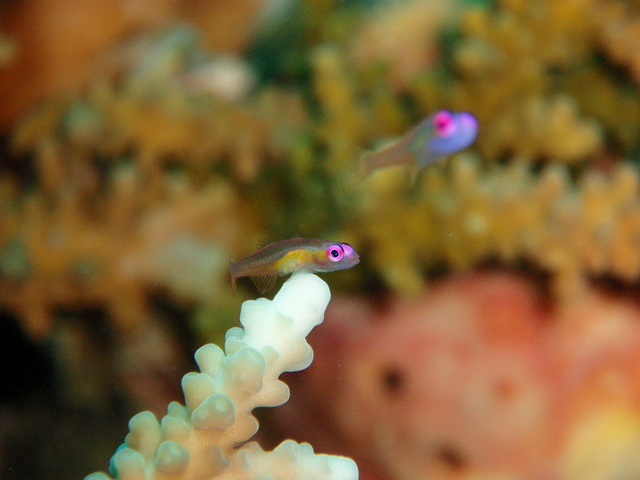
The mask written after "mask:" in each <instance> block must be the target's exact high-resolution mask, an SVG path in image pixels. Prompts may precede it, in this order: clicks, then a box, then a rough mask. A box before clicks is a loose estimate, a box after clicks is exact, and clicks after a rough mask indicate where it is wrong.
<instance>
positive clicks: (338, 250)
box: [327, 245, 344, 262]
mask: <svg viewBox="0 0 640 480" xmlns="http://www.w3.org/2000/svg"><path fill="white" fill-rule="evenodd" d="M327 257H328V258H329V260H331V261H332V262H339V261H340V260H342V257H344V250H343V249H342V247H341V246H340V245H331V246H330V247H329V248H328V249H327Z"/></svg>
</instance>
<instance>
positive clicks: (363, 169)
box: [357, 110, 478, 181]
mask: <svg viewBox="0 0 640 480" xmlns="http://www.w3.org/2000/svg"><path fill="white" fill-rule="evenodd" d="M477 133H478V120H477V119H476V117H474V116H473V115H472V114H471V113H469V112H450V111H449V110H440V111H438V112H436V113H435V114H434V115H431V116H430V117H427V118H425V119H424V120H422V121H421V122H420V123H419V124H418V125H416V126H415V127H413V128H412V129H411V130H410V131H409V132H408V133H406V134H405V135H403V136H402V137H400V138H399V139H397V140H395V141H394V142H392V143H391V144H389V145H387V146H385V147H383V148H381V149H380V150H376V151H373V152H367V153H365V154H364V155H362V156H361V157H360V160H359V166H358V179H357V180H358V181H361V180H364V179H365V178H366V177H368V176H369V175H370V174H371V173H372V172H373V171H374V170H377V169H379V168H384V167H389V166H391V165H412V166H413V167H414V170H413V175H414V176H415V174H417V172H418V171H419V170H421V169H423V168H425V167H426V166H427V165H429V164H431V163H433V162H435V161H436V160H438V159H440V158H442V157H443V156H445V155H450V154H452V153H455V152H458V151H460V150H462V149H464V148H467V147H468V146H469V145H471V144H472V143H473V141H474V140H475V138H476V135H477Z"/></svg>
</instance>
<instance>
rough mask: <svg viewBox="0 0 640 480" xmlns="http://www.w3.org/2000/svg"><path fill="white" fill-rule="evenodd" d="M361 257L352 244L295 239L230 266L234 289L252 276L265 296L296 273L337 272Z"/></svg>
mask: <svg viewBox="0 0 640 480" xmlns="http://www.w3.org/2000/svg"><path fill="white" fill-rule="evenodd" d="M358 262H360V256H359V255H358V254H357V253H356V251H355V250H354V249H353V248H352V247H351V245H349V244H348V243H335V242H328V241H326V240H318V239H315V238H300V237H296V238H291V239H289V240H282V241H280V242H274V243H270V244H268V245H266V246H264V247H262V248H261V249H259V250H258V251H257V252H256V253H254V254H253V255H250V256H248V257H246V258H243V259H242V260H239V261H237V262H234V263H232V264H231V266H230V267H229V271H230V272H231V286H232V287H233V289H234V290H235V289H236V279H237V278H240V277H251V280H253V283H254V284H255V286H256V288H257V289H258V291H259V292H260V293H265V292H266V291H267V290H269V289H270V288H271V287H273V286H274V285H275V283H276V278H277V277H278V276H280V277H283V276H285V275H289V274H290V273H293V272H296V271H306V272H333V271H335V270H344V269H345V268H351V267H353V266H354V265H357V264H358Z"/></svg>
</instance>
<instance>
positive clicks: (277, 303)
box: [85, 273, 358, 480]
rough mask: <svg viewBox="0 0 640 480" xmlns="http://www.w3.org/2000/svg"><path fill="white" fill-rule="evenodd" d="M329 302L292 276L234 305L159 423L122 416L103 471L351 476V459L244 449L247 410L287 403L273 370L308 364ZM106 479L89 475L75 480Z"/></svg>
mask: <svg viewBox="0 0 640 480" xmlns="http://www.w3.org/2000/svg"><path fill="white" fill-rule="evenodd" d="M330 298H331V292H330V291H329V287H328V286H327V284H326V283H324V282H323V281H322V280H321V279H320V278H318V277H316V276H315V275H312V274H308V273H301V274H299V275H294V276H292V277H291V278H290V279H289V280H287V281H286V282H285V283H284V285H283V286H282V288H281V289H280V291H279V292H278V293H277V294H276V296H275V298H274V299H273V301H271V300H267V299H266V298H260V299H258V300H250V301H247V302H244V303H243V304H242V309H241V311H240V324H241V325H242V328H239V327H235V328H232V329H231V330H229V331H228V332H227V335H226V339H225V345H224V351H223V350H222V349H221V348H220V347H218V346H217V345H214V344H209V345H205V346H203V347H201V348H200V349H198V351H197V352H196V355H195V357H196V362H197V363H198V367H199V368H200V373H196V372H192V373H188V374H186V375H185V376H184V377H183V379H182V390H183V391H184V398H185V404H184V405H180V404H179V403H178V402H172V403H171V404H169V408H168V409H167V415H166V416H165V417H164V418H163V419H162V421H160V422H158V420H156V418H155V416H154V415H153V414H152V413H151V412H143V413H139V414H138V415H136V416H134V417H133V418H132V419H131V421H130V422H129V430H130V432H129V434H128V435H127V437H126V438H125V442H124V444H123V445H122V446H121V447H120V448H119V449H118V451H116V453H115V455H114V456H113V458H112V460H111V468H110V469H109V471H110V473H111V474H112V475H113V476H114V477H115V478H117V479H121V480H171V479H176V480H177V479H181V480H205V479H206V480H250V479H255V480H257V479H265V480H266V479H272V480H275V479H278V480H357V478H358V467H357V466H356V464H355V462H354V461H353V460H351V459H350V458H346V457H339V456H334V455H317V454H315V453H314V451H313V448H312V447H311V445H309V444H308V443H300V444H299V443H296V442H294V441H293V440H286V441H284V442H282V443H281V444H280V445H279V446H278V447H276V448H275V450H273V451H272V452H265V451H264V450H262V449H261V448H260V446H259V445H258V444H257V443H255V442H249V443H244V442H246V441H247V440H248V439H249V438H251V436H253V435H254V434H255V433H256V431H257V430H258V421H257V420H256V419H255V417H253V415H251V411H252V410H253V409H254V408H256V407H276V406H278V405H282V404H283V403H285V402H286V401H287V400H288V399H289V388H288V387H287V386H286V385H285V384H284V383H283V382H282V381H280V380H279V379H278V377H279V376H280V374H282V373H283V372H295V371H298V370H303V369H305V368H307V367H308V366H309V365H310V364H311V361H312V360H313V350H312V349H311V347H310V346H309V344H308V343H307V341H306V336H307V335H308V334H309V332H310V331H311V330H312V329H313V328H314V327H315V326H316V325H319V324H320V323H322V321H323V320H324V311H325V309H326V308H327V305H328V303H329V299H330ZM239 444H242V446H240V447H238V445H239ZM111 478H112V477H111V476H109V475H107V474H106V473H93V474H91V475H89V476H87V477H85V480H110V479H111Z"/></svg>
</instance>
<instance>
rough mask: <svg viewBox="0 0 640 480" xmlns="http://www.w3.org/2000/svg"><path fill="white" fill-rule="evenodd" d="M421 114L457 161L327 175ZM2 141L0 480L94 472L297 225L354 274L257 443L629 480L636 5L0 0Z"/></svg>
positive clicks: (637, 248)
mask: <svg viewBox="0 0 640 480" xmlns="http://www.w3.org/2000/svg"><path fill="white" fill-rule="evenodd" d="M439 109H450V110H453V111H468V112H471V113H473V114H474V115H475V116H476V118H477V119H478V121H479V131H478V136H477V139H476V141H475V143H474V144H473V145H472V146H471V147H470V148H468V149H466V150H464V151H462V152H460V153H458V154H455V155H452V156H449V157H446V158H444V159H443V160H441V161H439V162H437V163H435V164H433V165H431V166H429V167H428V168H427V169H425V170H423V171H422V172H420V173H419V174H418V176H417V177H416V178H415V179H414V180H412V178H411V174H410V172H409V171H408V170H407V169H406V168H401V167H392V168H387V169H381V170H379V171H376V172H375V173H374V174H373V175H371V176H370V177H369V178H367V179H366V180H364V181H362V182H360V183H359V184H358V185H356V186H355V187H354V186H353V185H351V184H350V182H349V179H350V178H351V176H352V174H353V172H354V170H355V169H356V168H357V162H358V159H359V158H360V156H361V155H362V153H363V152H365V151H367V150H372V149H375V148H378V147H379V146H381V145H383V144H384V142H386V141H388V140H389V139H392V138H395V137H398V136H400V135H402V134H403V133H405V132H407V131H408V130H410V129H411V127H412V126H413V125H415V124H417V123H418V122H419V121H420V120H421V119H422V118H423V117H425V116H428V115H431V114H433V113H434V112H436V111H437V110H439ZM0 130H1V132H0V135H1V137H0V343H1V348H0V359H1V360H0V478H2V479H27V478H49V479H63V478H81V477H83V476H85V475H87V474H88V473H90V472H92V471H95V470H105V469H106V468H107V465H108V461H109V458H110V457H111V455H112V454H113V452H114V451H115V449H116V448H117V447H118V445H119V444H120V443H121V442H122V439H123V438H124V435H125V434H126V432H127V422H128V420H129V418H131V416H132V415H133V414H135V413H137V412H139V411H141V410H150V411H152V412H154V413H155V414H156V415H157V416H161V415H163V414H164V413H165V411H166V406H167V404H168V403H169V402H170V401H172V400H179V401H182V393H181V391H180V378H181V377H182V375H183V374H185V373H186V372H188V371H190V370H193V369H194V368H195V366H194V363H193V360H192V359H193V352H194V351H195V350H196V349H197V348H198V347H199V346H200V345H202V344H204V343H207V342H216V343H218V344H221V343H222V342H223V339H224V332H225V331H226V330H227V329H228V328H230V327H232V326H234V325H236V322H237V318H238V312H239V308H240V305H241V303H242V301H243V300H246V299H250V298H257V297H258V296H259V294H258V292H257V291H256V290H255V288H254V286H253V285H252V284H251V283H250V282H249V281H248V280H247V279H241V280H239V282H238V284H239V290H238V292H236V293H235V295H234V293H233V291H232V289H231V284H230V277H229V259H231V258H233V259H240V258H242V257H245V256H247V255H250V254H251V253H253V252H254V251H255V250H256V248H257V245H258V244H259V243H260V242H262V241H264V240H265V239H268V240H281V239H285V238H290V237H293V236H296V235H300V236H302V237H313V238H323V239H328V240H333V241H339V242H347V243H349V244H351V245H352V246H353V247H354V248H355V249H356V250H357V251H358V253H359V254H360V259H361V260H360V264H359V265H358V266H356V267H355V268H352V269H349V270H344V271H340V272H335V273H331V274H325V275H321V276H322V277H323V279H324V280H326V281H327V283H328V284H329V286H330V287H331V291H332V292H333V300H332V302H331V303H330V305H329V308H328V311H327V315H326V322H325V324H323V325H322V326H320V327H318V328H317V329H316V331H314V332H313V333H312V335H311V336H310V337H309V343H310V344H311V345H312V346H313V348H314V350H315V352H316V354H315V362H314V364H313V365H312V366H311V367H310V368H309V369H308V370H307V371H305V372H303V373H300V374H293V375H290V374H286V375H285V377H286V379H287V382H288V383H289V384H290V386H291V390H292V399H291V401H290V402H289V403H287V404H286V405H285V406H283V407H279V408H277V409H273V410H265V411H260V412H259V413H258V416H259V418H260V420H261V429H260V432H259V434H258V437H259V438H260V441H261V443H262V444H263V445H264V446H265V447H273V446H275V445H276V444H277V443H279V442H280V441H281V440H282V439H285V438H293V439H295V440H296V441H309V442H310V443H312V444H313V446H314V448H315V450H316V451H318V452H323V453H333V454H339V455H347V456H351V457H353V458H354V459H355V460H356V462H357V463H358V466H359V468H360V474H361V478H362V479H363V480H396V479H416V478H425V479H426V478H429V479H430V478H433V479H528V480H529V479H531V480H534V479H541V480H542V479H545V480H548V479H583V480H585V479H587V480H590V479H593V480H600V479H603V480H604V479H617V480H621V479H637V478H640V304H639V302H638V293H640V283H639V280H640V169H639V166H638V159H639V158H640V2H637V1H634V0H628V1H622V0H530V1H526V0H502V1H500V0H496V1H489V0H487V1H471V0H467V1H458V2H455V1H447V0H389V1H383V0H379V1H374V0H342V1H340V0H307V1H293V0H235V1H230V0H229V1H223V0H212V1H204V0H195V1H191V2H178V1H175V0H120V1H116V0H87V1H85V2H82V3H80V2H74V1H71V0H62V1H35V0H12V1H6V2H0ZM267 295H270V294H267Z"/></svg>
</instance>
